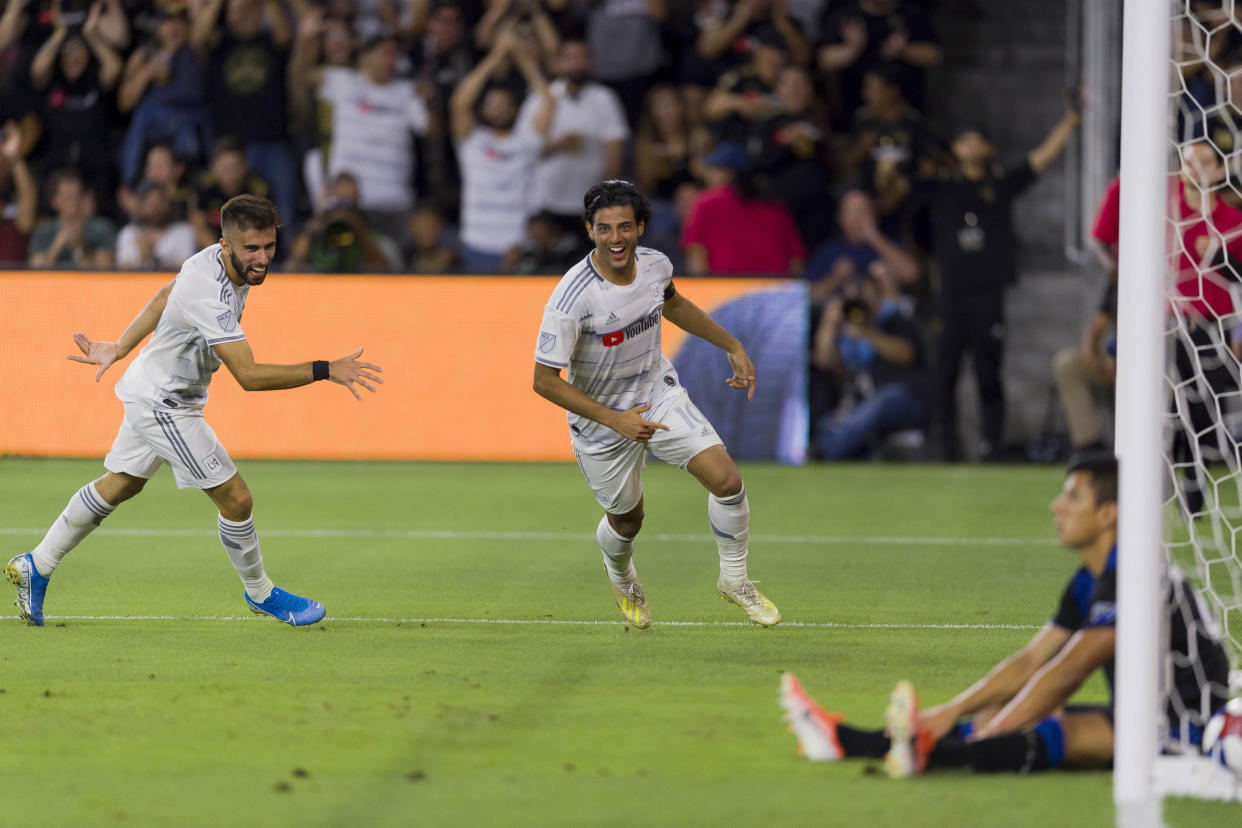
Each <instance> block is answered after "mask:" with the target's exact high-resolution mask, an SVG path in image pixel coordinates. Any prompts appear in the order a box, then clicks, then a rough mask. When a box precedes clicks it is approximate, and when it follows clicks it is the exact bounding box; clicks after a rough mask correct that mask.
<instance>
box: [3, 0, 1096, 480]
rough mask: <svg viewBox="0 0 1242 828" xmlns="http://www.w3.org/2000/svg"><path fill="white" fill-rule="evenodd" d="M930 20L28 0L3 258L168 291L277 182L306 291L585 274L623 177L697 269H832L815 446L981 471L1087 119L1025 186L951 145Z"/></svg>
mask: <svg viewBox="0 0 1242 828" xmlns="http://www.w3.org/2000/svg"><path fill="white" fill-rule="evenodd" d="M932 5H933V2H932V0H922V1H921V2H917V1H916V0H735V1H733V2H731V1H730V0H188V1H187V0H9V2H8V3H7V5H6V6H5V7H4V11H3V14H2V16H0V71H2V72H3V86H2V93H0V123H2V125H3V134H2V135H0V198H3V199H4V214H3V223H2V224H0V261H2V262H5V263H10V264H14V265H24V266H29V267H35V268H58V269H63V268H74V267H83V268H113V267H115V268H119V269H155V270H172V269H175V268H177V267H178V266H179V265H180V262H181V261H182V260H183V259H184V258H185V257H187V256H188V255H190V254H191V253H192V252H194V251H195V250H197V249H199V248H201V247H203V246H206V245H209V244H211V243H214V242H215V240H216V239H217V238H218V237H219V233H220V228H219V211H220V207H221V205H222V204H223V203H224V202H225V201H226V200H228V199H229V198H230V197H232V196H234V195H237V194H239V193H243V192H249V193H258V194H264V195H267V196H269V197H270V198H272V199H273V201H274V202H275V203H276V204H277V206H278V208H279V210H280V213H281V216H282V218H283V222H284V226H283V227H282V228H281V247H280V253H279V256H280V257H283V259H284V261H283V267H284V268H285V269H287V270H307V271H320V272H340V273H358V272H384V273H505V274H534V273H551V274H559V273H562V272H564V271H565V269H566V268H568V267H570V266H571V265H572V264H573V263H574V262H576V261H577V260H579V259H580V258H581V257H582V255H583V254H584V252H585V248H586V242H585V236H584V233H583V231H582V227H581V209H582V205H581V199H582V194H583V193H584V192H585V191H586V190H587V189H588V188H589V187H590V186H591V185H592V184H594V183H595V182H597V181H599V180H601V179H606V178H613V177H627V178H631V179H633V180H635V181H636V182H637V183H638V184H639V185H640V186H641V187H642V189H643V190H644V191H645V192H646V193H647V194H648V195H649V196H650V197H651V199H652V201H653V206H654V215H653V218H652V220H651V222H650V226H649V227H648V228H647V230H646V234H645V236H644V242H643V243H645V244H647V245H649V246H651V247H655V248H658V249H660V250H662V251H663V252H665V253H667V254H668V255H669V256H670V258H672V259H673V261H674V264H675V267H676V272H677V273H679V274H684V275H700V274H709V273H710V274H733V273H748V274H772V275H785V276H794V277H802V278H805V279H806V280H807V282H808V283H809V291H810V296H811V299H812V333H811V336H812V342H813V348H812V352H813V353H812V377H811V389H810V397H811V401H812V420H813V432H814V446H815V449H814V451H815V453H816V454H818V455H819V456H822V457H826V458H845V457H856V456H860V455H862V454H865V453H867V452H869V451H872V450H873V449H874V448H875V446H876V440H877V439H879V438H882V437H883V436H884V435H886V434H889V433H891V432H895V431H901V430H904V429H908V428H915V429H921V428H925V427H926V426H927V424H928V423H929V422H930V421H931V420H932V419H933V418H935V419H936V420H937V421H938V422H939V423H940V424H941V428H940V434H941V440H940V443H941V445H940V446H939V451H940V453H941V454H942V455H943V456H944V457H945V458H946V459H953V458H956V457H959V456H961V454H962V452H961V449H960V447H959V445H958V437H957V427H956V416H957V415H956V410H955V407H954V403H953V400H954V395H953V394H952V393H951V391H950V389H952V388H953V387H954V386H955V385H956V382H957V376H958V365H959V364H960V363H961V360H962V357H963V355H964V354H965V353H967V352H970V353H971V355H972V357H973V359H972V362H973V364H974V368H975V373H976V379H977V384H978V387H979V391H980V397H981V409H982V412H983V421H984V422H983V432H984V435H983V438H984V444H983V446H982V447H981V449H980V451H979V452H978V454H980V455H982V456H984V457H985V458H986V457H989V456H992V455H994V454H995V453H996V452H997V451H998V450H999V447H1000V443H1001V438H1002V431H1003V422H1004V401H1003V393H1002V389H1001V379H1000V367H999V363H1000V353H1001V348H1002V345H1003V336H1004V319H1003V308H1002V302H1001V299H1002V297H1003V294H1004V289H1005V287H1006V286H1007V285H1008V284H1010V283H1011V282H1012V281H1013V280H1014V278H1015V275H1016V274H1015V267H1016V265H1015V255H1014V241H1015V235H1014V228H1013V226H1012V225H1013V222H1012V213H1011V204H1012V200H1013V198H1014V197H1015V196H1017V195H1018V194H1019V193H1020V192H1021V191H1022V190H1023V189H1024V188H1025V187H1026V186H1028V185H1029V184H1030V183H1031V182H1032V181H1033V180H1034V179H1035V178H1036V176H1037V175H1038V174H1039V173H1040V172H1042V170H1043V169H1045V168H1046V167H1047V166H1049V165H1050V164H1051V163H1052V162H1053V161H1054V160H1055V158H1056V157H1057V155H1058V154H1059V153H1060V152H1061V150H1062V149H1063V148H1064V146H1065V145H1066V143H1067V141H1068V140H1069V138H1070V135H1071V133H1072V131H1073V129H1074V127H1075V126H1076V125H1077V122H1078V113H1077V109H1076V107H1075V106H1074V105H1069V106H1067V109H1066V114H1065V117H1064V118H1063V119H1062V121H1061V122H1060V123H1058V124H1056V125H1055V127H1053V128H1052V131H1051V132H1050V133H1049V134H1048V136H1047V137H1046V139H1045V140H1044V141H1043V142H1042V143H1040V144H1039V145H1038V146H1036V147H1034V148H1031V147H1006V148H1003V149H1004V150H1005V153H1004V154H1005V155H1006V156H1008V155H1016V156H1017V161H1016V163H1013V164H1010V165H1008V166H1001V165H1000V164H999V163H998V162H997V155H996V153H995V149H996V148H995V147H994V146H993V144H992V141H991V139H990V137H989V133H988V130H987V128H986V126H985V125H983V124H963V125H961V126H960V128H958V129H955V130H954V131H953V132H952V134H949V135H939V136H938V135H936V134H933V132H932V131H931V130H930V129H929V128H928V127H927V125H926V123H925V120H924V116H923V105H924V101H925V96H926V94H927V93H926V89H925V83H924V75H925V72H926V71H927V70H928V69H930V68H932V67H935V66H936V65H938V64H939V63H940V62H941V60H942V57H943V56H942V49H941V46H940V45H939V42H938V40H937V36H936V32H935V31H934V29H933V27H932V22H931V21H932V8H931V7H932ZM1050 126H1052V125H1050ZM1022 153H1026V154H1025V155H1023V154H1022ZM937 273H938V274H939V277H938V278H934V277H935V275H936V274H937ZM932 315H936V316H938V318H939V319H940V320H941V322H942V324H940V325H939V326H938V328H937V333H936V336H937V337H938V341H937V342H935V343H929V344H934V350H931V351H930V353H934V354H935V357H936V358H935V359H934V360H932V359H929V357H928V353H929V351H928V350H926V349H925V346H924V343H923V341H922V339H923V337H922V334H921V330H926V329H927V326H926V325H919V324H915V320H920V321H925V320H926V319H927V318H929V317H930V316H932Z"/></svg>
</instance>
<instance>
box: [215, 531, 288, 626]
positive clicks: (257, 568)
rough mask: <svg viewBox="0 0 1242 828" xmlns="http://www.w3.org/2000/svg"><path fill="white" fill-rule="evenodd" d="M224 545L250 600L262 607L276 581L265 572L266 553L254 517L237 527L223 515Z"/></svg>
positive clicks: (221, 540)
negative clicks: (255, 526) (255, 529)
mask: <svg viewBox="0 0 1242 828" xmlns="http://www.w3.org/2000/svg"><path fill="white" fill-rule="evenodd" d="M219 517H220V520H219V529H220V543H222V544H224V551H226V552H228V553H229V560H230V561H232V562H233V568H234V569H236V570H237V574H238V575H240V576H241V579H242V584H244V585H245V587H246V594H247V595H249V596H250V600H252V601H254V602H256V603H259V604H262V603H263V602H264V601H266V600H267V597H268V596H269V595H271V594H272V587H273V586H275V584H273V583H272V579H271V578H269V577H267V573H266V572H264V571H263V553H262V552H260V551H259V536H258V535H257V534H255V531H254V517H253V516H252V517H249V518H246V519H245V520H243V521H242V522H241V523H234V522H233V521H231V520H228V519H227V518H225V517H224V515H220V516H219Z"/></svg>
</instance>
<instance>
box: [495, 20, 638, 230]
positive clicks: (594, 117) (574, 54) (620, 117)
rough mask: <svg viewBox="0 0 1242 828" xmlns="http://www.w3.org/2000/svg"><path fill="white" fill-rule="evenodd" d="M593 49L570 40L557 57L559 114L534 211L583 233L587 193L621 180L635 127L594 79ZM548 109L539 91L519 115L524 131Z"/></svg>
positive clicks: (535, 184)
mask: <svg viewBox="0 0 1242 828" xmlns="http://www.w3.org/2000/svg"><path fill="white" fill-rule="evenodd" d="M593 72H594V68H593V61H592V58H591V48H590V46H588V45H587V44H586V42H585V41H583V40H580V39H579V40H575V39H572V38H571V39H567V40H565V41H564V42H562V43H561V47H560V50H559V51H558V52H557V57H556V73H557V75H558V77H557V79H556V80H555V81H553V82H552V84H551V86H550V91H551V93H552V96H553V97H554V98H555V99H556V111H555V112H554V113H553V115H552V121H551V123H550V124H549V125H548V133H547V139H546V141H545V143H544V147H543V157H542V158H541V159H540V160H539V163H538V164H537V165H536V167H535V173H534V179H533V181H532V188H531V196H530V210H531V212H532V213H534V212H538V211H540V210H546V211H548V212H551V213H554V214H556V215H557V216H558V217H560V218H561V219H562V220H563V221H564V222H565V224H566V226H567V227H571V228H572V229H573V230H574V231H575V232H578V233H581V232H582V204H581V199H582V193H584V192H586V191H587V190H589V189H590V188H591V187H593V186H594V185H595V184H598V183H599V182H600V181H603V180H609V179H614V178H617V177H618V176H619V175H620V174H621V168H622V164H623V163H624V160H625V142H626V140H627V139H628V138H629V137H630V127H629V124H628V123H627V122H626V120H625V112H624V111H623V110H622V108H621V102H620V100H619V99H618V98H617V94H616V93H615V92H613V91H612V90H611V89H609V88H608V87H606V86H604V85H602V84H599V83H596V82H595V81H593V80H591V78H592V74H593ZM541 107H542V98H541V97H540V95H539V94H538V93H537V92H536V93H534V94H531V95H529V96H528V97H527V98H526V101H525V103H523V104H522V111H521V112H520V113H519V114H518V128H519V129H522V128H523V127H526V126H528V125H533V124H534V122H535V118H536V116H537V114H538V113H539V111H540V109H541Z"/></svg>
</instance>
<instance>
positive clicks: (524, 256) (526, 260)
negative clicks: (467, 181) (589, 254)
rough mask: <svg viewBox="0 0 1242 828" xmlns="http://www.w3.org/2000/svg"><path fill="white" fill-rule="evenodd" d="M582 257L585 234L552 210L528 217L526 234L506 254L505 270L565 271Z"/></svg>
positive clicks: (523, 273) (520, 272)
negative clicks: (567, 224)
mask: <svg viewBox="0 0 1242 828" xmlns="http://www.w3.org/2000/svg"><path fill="white" fill-rule="evenodd" d="M581 258H582V237H581V236H579V235H578V234H577V233H571V232H570V231H568V230H566V229H565V225H564V224H562V223H561V221H560V220H559V219H558V218H557V217H556V216H554V215H552V214H551V213H535V214H534V215H533V216H531V217H530V218H528V219H527V220H526V235H525V237H524V238H523V239H522V241H521V242H519V243H518V244H516V245H514V246H513V247H512V248H510V250H509V252H508V253H507V254H505V261H504V266H503V270H504V272H505V273H513V274H517V275H519V276H528V275H532V274H552V273H564V272H565V271H566V270H568V269H569V268H571V267H573V265H574V263H575V262H577V261H579V260H580V259H581Z"/></svg>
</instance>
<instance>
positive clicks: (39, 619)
mask: <svg viewBox="0 0 1242 828" xmlns="http://www.w3.org/2000/svg"><path fill="white" fill-rule="evenodd" d="M4 574H5V576H6V577H7V578H8V579H9V582H10V583H12V584H13V585H14V586H16V587H17V600H16V601H14V602H13V604H14V605H15V606H16V607H17V609H18V610H19V611H20V612H21V616H22V620H23V621H25V622H26V623H27V624H29V625H30V626H32V627H42V626H43V596H44V595H46V594H47V582H48V579H47V578H44V577H43V576H42V575H40V574H39V570H38V569H36V568H35V564H34V557H33V556H31V554H30V553H29V552H27V553H26V554H25V555H18V556H17V557H15V558H13V559H12V560H11V561H9V562H8V564H7V565H6V566H5V567H4Z"/></svg>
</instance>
